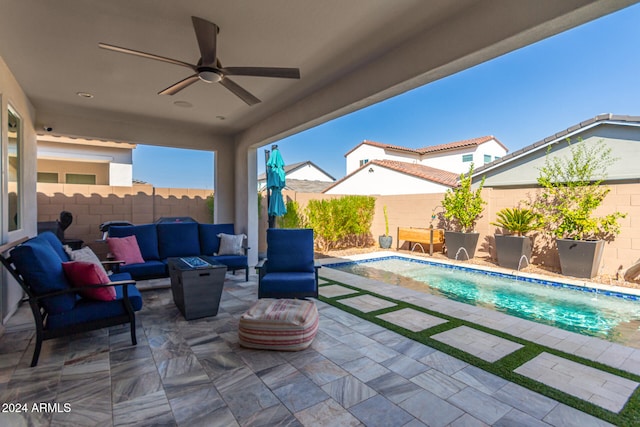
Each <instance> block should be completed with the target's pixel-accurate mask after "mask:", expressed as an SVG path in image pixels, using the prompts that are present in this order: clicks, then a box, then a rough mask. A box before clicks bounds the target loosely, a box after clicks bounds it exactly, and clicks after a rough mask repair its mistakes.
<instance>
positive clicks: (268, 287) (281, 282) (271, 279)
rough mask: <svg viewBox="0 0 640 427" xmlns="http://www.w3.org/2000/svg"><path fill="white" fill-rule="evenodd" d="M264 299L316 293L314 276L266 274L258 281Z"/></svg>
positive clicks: (306, 274)
mask: <svg viewBox="0 0 640 427" xmlns="http://www.w3.org/2000/svg"><path fill="white" fill-rule="evenodd" d="M260 289H261V292H262V293H263V294H264V296H265V297H267V298H268V297H273V298H279V296H280V295H295V294H296V293H300V294H308V293H314V292H316V275H315V272H313V273H267V274H265V275H264V276H263V277H262V279H261V280H260Z"/></svg>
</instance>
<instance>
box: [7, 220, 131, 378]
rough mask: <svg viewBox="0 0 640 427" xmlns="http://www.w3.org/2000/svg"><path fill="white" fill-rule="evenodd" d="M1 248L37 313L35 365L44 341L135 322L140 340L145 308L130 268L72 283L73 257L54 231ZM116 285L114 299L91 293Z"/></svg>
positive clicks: (33, 362) (9, 266) (8, 266)
mask: <svg viewBox="0 0 640 427" xmlns="http://www.w3.org/2000/svg"><path fill="white" fill-rule="evenodd" d="M0 254H1V256H0V261H1V262H2V264H3V265H4V266H5V267H6V269H7V270H8V271H9V273H11V275H12V276H13V278H14V279H15V280H16V281H17V282H18V284H19V285H20V286H21V287H22V289H23V290H24V292H25V293H26V295H27V301H28V302H29V306H30V307H31V312H32V314H33V317H34V321H35V327H36V344H35V349H34V352H33V358H32V359H31V366H32V367H33V366H36V365H37V364H38V358H39V356H40V350H41V348H42V342H43V341H45V340H48V339H53V338H58V337H62V336H67V335H71V334H75V333H79V332H87V331H92V330H95V329H101V328H104V327H109V326H115V325H120V324H126V323H129V324H130V325H131V343H132V345H136V342H137V341H136V331H135V314H134V312H135V311H138V310H140V309H141V308H142V296H141V295H140V292H139V291H138V289H137V288H136V286H135V282H134V281H133V280H131V276H130V275H129V274H128V273H121V274H113V275H111V276H109V278H108V279H106V278H105V281H106V280H111V282H109V283H104V282H101V284H95V285H90V286H82V287H74V286H71V284H70V282H69V280H68V279H67V277H66V276H65V271H64V266H63V263H65V262H69V261H70V259H69V257H68V256H67V254H66V253H65V251H64V249H63V247H62V243H61V242H60V240H59V239H58V238H57V237H56V236H55V235H54V234H53V233H51V232H45V233H42V234H40V235H38V236H37V237H34V238H31V239H26V238H25V239H21V240H19V241H17V242H13V243H9V244H6V245H3V246H0ZM70 264H72V263H70ZM105 276H106V274H105ZM83 283H87V282H83ZM110 288H112V289H114V290H115V292H114V293H115V295H113V296H111V297H110V300H108V301H105V300H99V299H95V297H91V296H89V297H87V294H89V293H92V291H98V290H106V289H110ZM83 295H84V296H83ZM114 298H115V299H114Z"/></svg>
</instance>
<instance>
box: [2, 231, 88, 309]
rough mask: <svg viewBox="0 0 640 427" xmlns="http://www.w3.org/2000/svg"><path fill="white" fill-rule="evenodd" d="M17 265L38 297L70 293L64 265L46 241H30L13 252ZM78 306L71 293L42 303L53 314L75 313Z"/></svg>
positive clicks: (44, 300) (39, 239)
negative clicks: (59, 292)
mask: <svg viewBox="0 0 640 427" xmlns="http://www.w3.org/2000/svg"><path fill="white" fill-rule="evenodd" d="M11 257H12V259H13V262H14V264H15V266H16V268H17V269H18V271H19V272H20V274H21V275H22V277H23V278H24V280H25V282H26V283H27V284H28V285H29V286H31V289H32V290H33V292H34V293H35V294H36V295H42V294H45V293H48V292H54V291H62V290H65V289H69V288H70V287H71V285H70V284H69V282H68V281H67V278H66V277H65V275H64V271H63V269H62V261H61V260H60V256H59V254H58V253H56V251H55V249H54V248H53V247H52V246H51V245H50V244H49V242H48V241H47V240H46V238H42V237H40V236H38V237H34V238H33V239H30V240H27V241H26V242H25V243H23V244H22V245H19V246H17V247H16V248H14V249H13V251H11ZM75 303H76V295H75V294H74V293H68V294H64V295H58V296H55V297H49V298H45V299H43V300H42V305H43V306H44V308H45V309H46V310H47V312H48V313H49V314H54V313H61V312H64V311H67V310H71V309H72V308H73V307H74V306H75Z"/></svg>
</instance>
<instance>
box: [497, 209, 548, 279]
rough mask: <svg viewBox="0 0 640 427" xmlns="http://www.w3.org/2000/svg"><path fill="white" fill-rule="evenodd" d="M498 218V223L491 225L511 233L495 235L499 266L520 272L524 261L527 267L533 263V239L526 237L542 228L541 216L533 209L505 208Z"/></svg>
mask: <svg viewBox="0 0 640 427" xmlns="http://www.w3.org/2000/svg"><path fill="white" fill-rule="evenodd" d="M496 216H497V220H496V222H492V223H491V225H495V226H496V227H500V228H502V229H504V230H507V231H508V232H509V233H511V234H495V235H494V237H495V239H496V253H497V257H498V265H500V266H501V267H505V268H511V269H514V270H520V267H522V265H523V261H526V263H527V264H526V265H529V263H530V262H531V248H532V246H533V245H532V241H531V237H529V236H526V234H527V233H528V232H530V231H533V230H537V229H538V228H539V227H540V225H539V215H538V214H536V213H534V212H533V211H532V210H531V209H525V208H513V209H511V208H504V209H502V210H501V211H500V212H498V214H497V215H496Z"/></svg>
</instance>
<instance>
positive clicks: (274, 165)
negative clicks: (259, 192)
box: [266, 145, 287, 227]
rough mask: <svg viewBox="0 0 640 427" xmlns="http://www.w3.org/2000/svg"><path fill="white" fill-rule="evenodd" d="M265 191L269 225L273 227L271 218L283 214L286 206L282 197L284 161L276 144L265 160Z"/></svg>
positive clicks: (284, 178) (284, 180)
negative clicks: (266, 192)
mask: <svg viewBox="0 0 640 427" xmlns="http://www.w3.org/2000/svg"><path fill="white" fill-rule="evenodd" d="M266 174H267V191H268V192H269V193H270V196H269V207H268V214H269V227H273V225H274V224H273V223H274V221H273V219H274V217H276V216H283V215H284V214H286V213H287V208H286V206H285V205H284V200H283V198H282V189H283V188H284V186H285V183H286V177H285V173H284V161H283V160H282V156H281V155H280V150H278V147H277V146H275V145H274V146H273V147H272V150H271V154H270V155H269V160H267V170H266Z"/></svg>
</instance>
